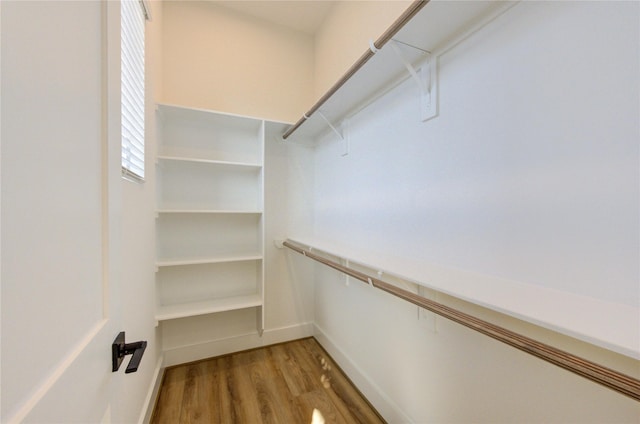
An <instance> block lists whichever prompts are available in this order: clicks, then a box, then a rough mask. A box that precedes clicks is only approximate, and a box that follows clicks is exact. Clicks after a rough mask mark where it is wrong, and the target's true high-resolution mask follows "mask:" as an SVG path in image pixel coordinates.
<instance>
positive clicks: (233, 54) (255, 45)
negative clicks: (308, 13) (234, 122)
mask: <svg viewBox="0 0 640 424" xmlns="http://www.w3.org/2000/svg"><path fill="white" fill-rule="evenodd" d="M164 15H165V16H164V29H163V36H164V38H163V56H164V57H163V63H164V66H163V69H164V85H163V98H162V101H164V102H167V103H173V104H180V105H185V106H189V107H199V108H203V109H212V110H219V111H224V112H230V113H236V114H240V115H247V116H257V117H262V118H267V119H271V120H275V121H295V120H297V119H298V118H299V117H300V115H301V114H302V113H303V110H304V109H305V108H307V107H308V106H309V105H310V104H311V102H312V90H313V39H312V37H311V36H309V35H307V34H304V33H302V32H298V31H293V30H289V29H287V28H284V27H281V26H278V25H274V24H270V23H267V22H265V21H262V20H260V19H257V18H253V17H250V16H247V15H243V14H239V13H238V12H235V11H233V10H230V9H226V8H224V7H221V6H219V5H216V4H215V2H206V1H202V2H191V1H180V2H177V1H170V2H165V3H164Z"/></svg>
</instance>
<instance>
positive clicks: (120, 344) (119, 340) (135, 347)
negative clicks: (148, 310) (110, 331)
mask: <svg viewBox="0 0 640 424" xmlns="http://www.w3.org/2000/svg"><path fill="white" fill-rule="evenodd" d="M146 348H147V342H146V341H142V342H133V343H125V342H124V331H121V332H120V334H118V336H117V337H116V339H115V340H114V341H113V343H112V344H111V364H112V367H111V371H112V372H116V371H118V370H119V369H120V365H121V364H122V361H124V357H125V356H126V355H131V354H133V356H132V357H131V360H130V361H129V365H127V369H126V370H125V373H126V374H128V373H130V372H136V371H138V366H139V365H140V360H141V359H142V355H143V354H144V350H145V349H146Z"/></svg>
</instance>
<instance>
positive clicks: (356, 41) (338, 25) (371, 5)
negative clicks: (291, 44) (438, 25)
mask: <svg viewBox="0 0 640 424" xmlns="http://www.w3.org/2000/svg"><path fill="white" fill-rule="evenodd" d="M410 4H411V1H408V0H393V1H338V2H335V3H334V5H333V6H332V8H331V11H330V12H329V14H328V15H327V17H326V18H325V21H324V22H323V23H322V26H321V27H320V29H319V30H318V32H317V33H316V35H315V39H314V53H315V54H314V57H315V68H314V71H315V74H314V79H313V83H314V97H315V98H314V100H315V99H318V98H320V96H322V95H323V94H324V93H325V92H326V91H327V90H328V89H329V88H330V87H331V86H332V85H333V84H335V82H336V81H338V79H340V78H341V77H342V75H343V74H344V73H345V72H346V71H347V70H348V69H349V68H350V67H351V65H353V63H354V62H355V61H356V60H358V58H359V57H360V56H362V54H363V53H365V52H366V51H367V49H369V41H370V40H373V41H375V40H377V39H378V38H379V37H380V36H381V35H382V34H383V33H384V31H385V30H386V29H387V28H388V27H389V26H390V25H391V24H392V23H393V22H394V21H395V20H396V19H397V18H398V17H399V16H400V15H401V14H402V12H404V11H405V10H406V9H407V8H408V7H409V5H410ZM306 106H307V108H306V109H305V110H304V111H305V112H306V111H307V110H308V109H309V107H310V106H311V104H309V105H306Z"/></svg>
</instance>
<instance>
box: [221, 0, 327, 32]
mask: <svg viewBox="0 0 640 424" xmlns="http://www.w3.org/2000/svg"><path fill="white" fill-rule="evenodd" d="M215 3H216V4H219V5H220V6H224V7H227V8H229V9H233V10H235V11H237V12H240V13H244V14H247V15H251V16H254V17H257V18H260V19H264V20H266V21H269V22H272V23H275V24H278V25H283V26H285V27H287V28H291V29H294V30H296V31H302V32H304V33H307V34H315V32H316V31H317V30H318V28H320V26H321V25H322V22H323V21H324V19H325V17H326V16H327V14H328V13H329V9H331V6H333V4H334V3H335V1H331V0H298V1H291V0H289V1H282V0H281V1H273V0H249V1H245V0H226V1H216V2H215Z"/></svg>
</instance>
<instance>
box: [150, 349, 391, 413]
mask: <svg viewBox="0 0 640 424" xmlns="http://www.w3.org/2000/svg"><path fill="white" fill-rule="evenodd" d="M314 409H317V410H318V411H319V412H320V413H321V414H322V416H323V418H324V420H325V422H326V423H384V420H383V419H382V418H381V417H380V416H379V415H378V413H377V412H376V411H375V410H374V409H373V408H372V407H371V405H370V404H369V403H368V402H367V401H366V399H364V397H363V396H362V395H361V394H360V393H359V392H358V390H357V389H356V388H355V387H354V386H353V385H352V384H351V382H350V381H349V380H348V379H347V378H346V377H345V375H344V374H343V373H342V371H341V370H340V369H339V368H338V367H337V366H336V364H335V363H334V362H333V360H332V359H331V358H330V357H329V355H327V353H326V352H325V351H324V350H323V349H322V347H320V345H319V344H318V342H317V341H316V340H315V339H313V338H307V339H301V340H296V341H293V342H288V343H283V344H278V345H273V346H268V347H264V348H261V349H256V350H250V351H246V352H239V353H234V354H231V355H225V356H221V357H217V358H212V359H207V360H204V361H199V362H194V363H190V364H184V365H179V366H176V367H171V368H168V369H167V370H166V371H165V374H164V378H163V381H162V387H161V388H160V393H159V395H158V402H157V404H156V407H155V410H154V414H153V418H152V420H151V422H152V423H172V424H173V423H225V424H233V423H239V424H245V423H246V424H260V423H283V424H290V423H292V424H298V423H299V424H309V423H311V421H312V415H313V410H314Z"/></svg>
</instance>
